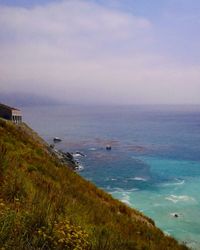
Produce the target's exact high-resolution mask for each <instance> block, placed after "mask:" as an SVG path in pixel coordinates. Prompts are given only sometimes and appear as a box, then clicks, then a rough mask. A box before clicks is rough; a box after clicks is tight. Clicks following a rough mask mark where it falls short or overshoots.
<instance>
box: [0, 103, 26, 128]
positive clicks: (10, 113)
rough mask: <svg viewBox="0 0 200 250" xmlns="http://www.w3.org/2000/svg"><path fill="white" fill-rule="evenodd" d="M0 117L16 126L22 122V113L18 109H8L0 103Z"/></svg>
mask: <svg viewBox="0 0 200 250" xmlns="http://www.w3.org/2000/svg"><path fill="white" fill-rule="evenodd" d="M0 117H1V118H4V119H6V120H10V121H13V122H14V123H16V124H19V123H21V122H22V113H21V111H20V110H19V109H16V108H12V107H9V106H7V105H4V104H1V103H0Z"/></svg>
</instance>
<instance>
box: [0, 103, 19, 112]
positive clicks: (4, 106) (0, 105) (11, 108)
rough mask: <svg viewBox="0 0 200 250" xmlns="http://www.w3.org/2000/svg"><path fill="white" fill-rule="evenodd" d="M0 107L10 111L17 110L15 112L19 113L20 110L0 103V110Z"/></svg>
mask: <svg viewBox="0 0 200 250" xmlns="http://www.w3.org/2000/svg"><path fill="white" fill-rule="evenodd" d="M1 107H3V108H7V109H10V110H17V111H21V110H20V109H17V108H13V107H10V106H8V105H5V104H3V103H0V108H1Z"/></svg>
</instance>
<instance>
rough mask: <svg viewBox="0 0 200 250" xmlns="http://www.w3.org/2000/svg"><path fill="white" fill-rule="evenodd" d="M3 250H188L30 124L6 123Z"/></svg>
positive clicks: (2, 134)
mask: <svg viewBox="0 0 200 250" xmlns="http://www.w3.org/2000/svg"><path fill="white" fill-rule="evenodd" d="M0 249H3V250H6V249H16V250H21V249H25V250H29V249H30V250H34V249H58V250H61V249H66V250H145V249H146V250H153V249H157V250H179V249H180V250H185V249H188V248H187V247H186V246H185V245H183V244H180V243H178V242H177V241H176V240H175V239H174V238H172V237H170V236H167V235H165V234H164V233H163V232H162V231H161V230H160V229H158V228H157V227H156V226H155V223H154V222H153V220H151V219H150V218H148V217H146V216H145V215H144V214H142V213H141V212H139V211H137V210H135V209H132V208H130V207H128V206H127V205H125V204H124V203H122V202H120V201H118V200H116V199H114V198H113V197H112V196H111V195H109V194H107V193H106V192H104V191H103V190H101V189H98V188H97V187H96V186H95V185H94V184H92V183H91V182H89V181H86V180H85V179H83V178H82V177H81V176H79V174H78V173H76V172H75V171H74V170H73V168H72V167H71V166H69V167H68V166H67V164H63V163H62V162H60V159H59V157H57V155H56V154H53V153H52V152H51V150H50V147H49V145H48V144H47V143H46V142H45V141H44V140H43V139H42V138H40V137H39V136H38V135H37V133H36V132H34V131H33V130H32V129H31V128H29V127H28V126H27V125H26V124H24V123H22V124H19V125H15V124H13V123H12V122H10V121H5V120H4V119H0Z"/></svg>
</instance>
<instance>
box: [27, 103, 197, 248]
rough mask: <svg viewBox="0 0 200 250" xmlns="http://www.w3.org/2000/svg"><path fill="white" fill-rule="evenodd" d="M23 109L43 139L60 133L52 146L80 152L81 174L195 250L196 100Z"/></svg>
mask: <svg viewBox="0 0 200 250" xmlns="http://www.w3.org/2000/svg"><path fill="white" fill-rule="evenodd" d="M23 112H24V118H25V121H27V122H28V123H29V124H30V125H31V126H32V127H33V128H34V129H35V130H36V131H37V132H38V133H39V134H40V135H41V136H42V137H43V138H44V139H45V140H46V141H47V142H49V143H52V139H53V137H55V136H59V137H61V138H62V139H63V141H62V142H61V143H59V144H57V146H56V147H57V148H60V149H62V150H63V151H69V152H76V151H81V152H82V153H84V154H85V155H86V156H85V157H80V156H79V157H77V159H78V160H79V161H80V164H82V165H83V166H84V170H83V171H82V172H80V174H81V175H82V176H83V177H85V178H86V179H89V180H91V181H92V182H94V183H95V184H96V185H97V186H99V187H101V188H103V189H104V190H106V191H107V192H109V193H110V194H112V195H113V196H114V197H116V198H118V199H120V200H122V201H123V202H124V203H126V204H128V205H129V206H133V207H135V208H137V209H139V210H140V211H142V212H143V213H144V214H146V215H148V216H149V217H151V218H152V219H153V220H154V221H155V223H156V225H157V226H158V227H160V228H161V229H162V230H163V231H164V232H165V233H166V234H170V235H172V236H174V237H175V238H177V239H178V240H180V241H184V242H186V243H187V244H188V246H190V247H192V248H193V249H200V184H199V183H200V107H199V106H188V107H187V106H162V107H159V106H150V107H148V106H132V107H131V106H129V107H87V106H84V107H79V106H51V107H47V106H43V107H26V108H24V109H23ZM108 144H109V145H111V146H112V150H111V151H107V150H106V149H105V147H106V145H108ZM175 214H177V215H178V217H174V215H175Z"/></svg>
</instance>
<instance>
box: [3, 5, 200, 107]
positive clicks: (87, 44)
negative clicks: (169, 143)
mask: <svg viewBox="0 0 200 250" xmlns="http://www.w3.org/2000/svg"><path fill="white" fill-rule="evenodd" d="M0 93H16V94H17V93H20V95H21V94H24V95H26V94H27V93H28V94H33V95H34V96H35V95H42V96H47V97H48V98H49V97H50V98H53V99H57V100H61V101H62V102H66V103H83V104H123V105H126V104H127V105H130V104H200V1H199V0H190V1H188V0H162V1H161V0H151V1H149V0H54V1H51V0H29V1H25V0H10V1H9V0H0Z"/></svg>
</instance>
